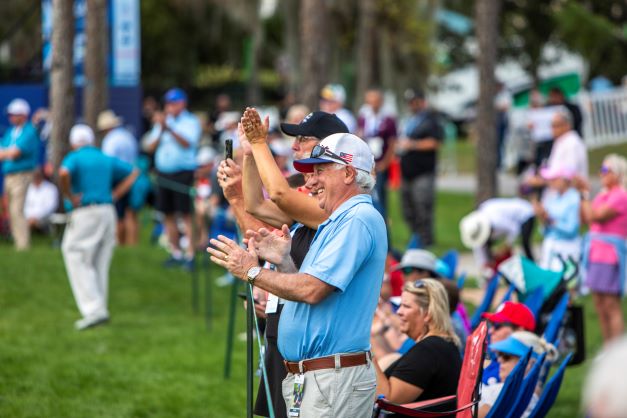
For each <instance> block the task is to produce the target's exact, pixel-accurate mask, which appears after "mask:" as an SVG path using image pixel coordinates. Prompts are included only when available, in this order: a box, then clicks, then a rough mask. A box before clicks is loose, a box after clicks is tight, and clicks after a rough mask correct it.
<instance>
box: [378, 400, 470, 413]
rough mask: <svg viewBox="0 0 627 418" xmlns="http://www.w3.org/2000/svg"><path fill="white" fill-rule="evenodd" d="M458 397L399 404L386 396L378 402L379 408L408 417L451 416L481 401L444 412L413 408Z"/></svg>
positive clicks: (434, 404)
mask: <svg viewBox="0 0 627 418" xmlns="http://www.w3.org/2000/svg"><path fill="white" fill-rule="evenodd" d="M456 398H457V396H456V395H451V396H445V397H442V398H437V399H429V400H427V401H423V402H415V403H410V404H404V405H398V404H395V403H392V402H390V401H387V400H386V399H385V398H380V399H377V402H376V403H377V406H378V407H379V410H382V411H387V412H394V413H398V414H402V415H404V416H408V417H419V418H420V417H422V418H431V417H445V416H450V415H452V414H456V413H457V412H461V411H464V410H466V409H468V408H472V407H473V406H475V405H476V404H477V403H478V402H479V401H478V400H477V401H473V402H470V403H469V404H467V405H463V406H461V407H459V408H457V409H455V410H453V411H443V412H435V411H433V412H432V411H425V410H422V409H413V408H416V407H422V408H428V407H432V406H437V405H441V404H443V403H444V402H448V401H452V400H454V399H456Z"/></svg>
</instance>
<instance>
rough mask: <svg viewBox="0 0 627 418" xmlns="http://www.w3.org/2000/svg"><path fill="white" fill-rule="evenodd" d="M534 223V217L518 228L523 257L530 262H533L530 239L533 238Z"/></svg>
mask: <svg viewBox="0 0 627 418" xmlns="http://www.w3.org/2000/svg"><path fill="white" fill-rule="evenodd" d="M535 223H536V217H535V216H532V217H531V218H529V219H527V220H526V221H525V222H524V223H523V224H522V225H521V226H520V238H521V241H522V247H523V251H524V252H525V256H526V257H527V258H528V259H530V260H531V261H534V260H535V259H534V257H533V252H532V251H531V237H532V236H533V227H534V225H535Z"/></svg>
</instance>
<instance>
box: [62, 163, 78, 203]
mask: <svg viewBox="0 0 627 418" xmlns="http://www.w3.org/2000/svg"><path fill="white" fill-rule="evenodd" d="M71 179H72V177H71V175H70V172H69V170H67V169H66V168H63V167H61V168H60V169H59V188H60V189H61V196H63V197H64V198H66V199H68V200H70V201H71V202H72V205H73V206H74V207H75V208H77V207H79V206H80V205H81V195H80V194H79V195H75V194H72V186H71V183H72V180H71Z"/></svg>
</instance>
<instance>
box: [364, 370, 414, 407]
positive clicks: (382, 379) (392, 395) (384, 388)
mask: <svg viewBox="0 0 627 418" xmlns="http://www.w3.org/2000/svg"><path fill="white" fill-rule="evenodd" d="M372 363H373V364H374V369H375V371H376V374H377V391H376V393H377V395H384V396H385V398H386V399H387V400H389V401H391V402H394V403H399V404H403V403H408V402H412V401H414V400H415V399H416V398H417V397H419V396H420V395H421V394H422V392H423V390H422V388H419V387H418V386H414V385H411V384H409V383H407V382H405V381H403V380H401V379H399V378H397V377H390V378H388V377H386V376H385V374H384V373H383V370H381V367H379V363H377V361H376V360H374V361H373V362H372Z"/></svg>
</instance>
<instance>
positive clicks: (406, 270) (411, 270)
mask: <svg viewBox="0 0 627 418" xmlns="http://www.w3.org/2000/svg"><path fill="white" fill-rule="evenodd" d="M401 271H402V272H403V274H407V275H409V274H412V273H414V272H416V273H424V272H425V270H422V269H419V268H416V267H403V268H402V269H401Z"/></svg>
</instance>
